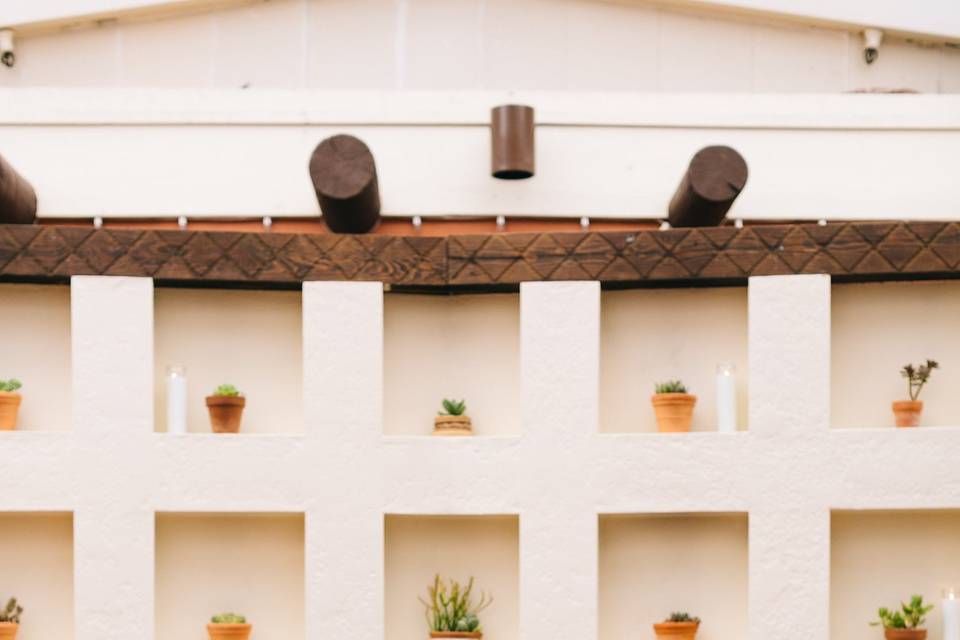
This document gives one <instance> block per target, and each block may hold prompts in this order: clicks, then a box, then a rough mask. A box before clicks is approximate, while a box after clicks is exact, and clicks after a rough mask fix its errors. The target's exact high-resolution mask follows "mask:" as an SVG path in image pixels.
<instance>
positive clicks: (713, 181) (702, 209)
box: [669, 146, 747, 227]
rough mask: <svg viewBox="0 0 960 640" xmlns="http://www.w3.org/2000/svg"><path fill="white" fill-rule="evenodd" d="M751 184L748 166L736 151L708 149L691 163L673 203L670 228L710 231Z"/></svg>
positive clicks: (717, 148) (719, 148)
mask: <svg viewBox="0 0 960 640" xmlns="http://www.w3.org/2000/svg"><path fill="white" fill-rule="evenodd" d="M746 184H747V163H746V161H745V160H744V159H743V156H741V155H740V154H739V153H737V152H736V150H735V149H732V148H730V147H724V146H715V147H704V148H703V149H700V151H697V153H696V154H695V155H694V156H693V159H692V160H690V166H689V167H688V168H687V172H686V173H685V174H683V180H681V181H680V186H679V187H677V192H676V193H674V194H673V198H672V199H671V200H670V208H669V212H670V217H669V220H670V226H672V227H710V226H716V225H718V224H720V223H721V222H723V217H724V216H725V215H727V211H729V210H730V207H731V206H732V205H733V201H734V200H736V199H737V196H738V195H740V192H741V191H742V190H743V187H744V185H746Z"/></svg>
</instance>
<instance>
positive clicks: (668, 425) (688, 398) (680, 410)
mask: <svg viewBox="0 0 960 640" xmlns="http://www.w3.org/2000/svg"><path fill="white" fill-rule="evenodd" d="M650 402H652V403H653V410H654V412H656V414H657V428H659V429H660V431H661V432H664V433H670V432H675V431H690V423H691V422H692V421H693V406H694V405H695V404H697V396H695V395H691V394H689V393H655V394H654V395H653V397H652V398H650Z"/></svg>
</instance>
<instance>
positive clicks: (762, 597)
mask: <svg viewBox="0 0 960 640" xmlns="http://www.w3.org/2000/svg"><path fill="white" fill-rule="evenodd" d="M749 303H750V311H749V324H750V328H749V332H750V347H749V350H750V353H749V363H750V364H749V366H750V434H751V438H752V439H754V444H755V445H756V449H755V450H754V455H755V462H754V465H755V471H754V477H755V478H762V479H763V482H764V485H763V486H761V487H758V488H757V489H756V492H755V496H754V500H753V503H752V505H751V509H750V638H751V640H767V639H768V638H774V637H775V638H778V640H827V639H828V637H829V621H830V507H829V502H828V499H827V497H826V496H827V495H828V492H827V489H828V487H826V486H824V483H829V482H830V478H831V474H830V473H829V469H827V468H826V466H828V465H829V463H830V461H829V459H828V458H827V457H825V456H822V455H820V448H821V447H820V445H821V444H822V443H823V442H824V441H825V440H826V439H827V438H828V436H829V431H828V430H829V428H830V277H829V276H823V275H809V276H770V277H757V278H751V279H750V283H749Z"/></svg>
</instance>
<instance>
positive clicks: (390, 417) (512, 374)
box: [384, 294, 522, 436]
mask: <svg viewBox="0 0 960 640" xmlns="http://www.w3.org/2000/svg"><path fill="white" fill-rule="evenodd" d="M444 398H451V399H456V400H466V402H467V414H468V415H469V416H470V418H471V420H472V422H473V431H474V434H476V435H478V436H514V435H519V434H520V431H521V424H522V417H521V404H520V298H519V296H518V295H517V294H485V295H465V296H425V295H407V294H390V295H387V296H385V297H384V434H385V435H422V436H429V435H431V434H432V433H433V418H434V416H436V415H437V411H439V410H440V409H441V402H442V400H443V399H444Z"/></svg>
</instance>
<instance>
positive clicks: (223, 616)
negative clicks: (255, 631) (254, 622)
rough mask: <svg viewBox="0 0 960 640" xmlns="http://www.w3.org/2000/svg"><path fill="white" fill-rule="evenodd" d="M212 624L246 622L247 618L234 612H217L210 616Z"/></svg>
mask: <svg viewBox="0 0 960 640" xmlns="http://www.w3.org/2000/svg"><path fill="white" fill-rule="evenodd" d="M210 622H212V623H213V624H246V623H247V619H246V618H245V617H244V616H241V615H239V614H236V613H218V614H217V615H215V616H213V617H212V618H210Z"/></svg>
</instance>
